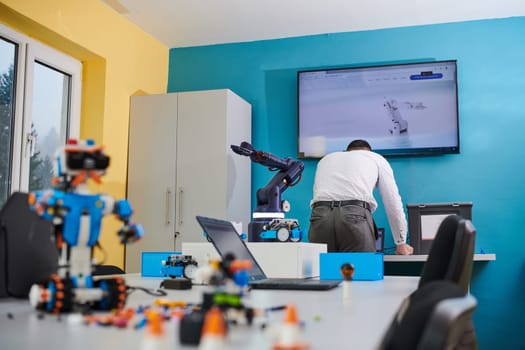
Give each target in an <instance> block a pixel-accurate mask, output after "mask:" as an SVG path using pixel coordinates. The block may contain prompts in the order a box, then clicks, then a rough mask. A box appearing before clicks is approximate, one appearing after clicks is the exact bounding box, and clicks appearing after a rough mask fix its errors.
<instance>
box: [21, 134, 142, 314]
mask: <svg viewBox="0 0 525 350" xmlns="http://www.w3.org/2000/svg"><path fill="white" fill-rule="evenodd" d="M54 161H55V163H54V172H55V175H56V177H55V178H54V179H53V183H52V188H51V189H47V190H42V191H35V192H31V193H29V206H30V208H31V209H32V210H34V211H35V212H36V213H37V214H38V215H39V216H41V217H42V218H44V219H46V220H49V221H51V222H52V223H53V225H54V227H55V233H54V234H55V240H56V245H57V248H58V252H59V263H58V271H57V273H56V274H53V275H52V276H50V277H49V279H48V280H47V281H44V282H42V283H39V284H35V285H33V286H32V287H31V290H30V293H29V298H30V301H31V304H32V305H33V306H34V307H36V308H37V309H39V310H44V311H48V312H53V313H63V312H69V311H71V310H73V309H74V308H75V306H84V307H88V308H93V309H99V310H111V309H119V308H122V307H123V306H124V304H125V302H126V297H127V292H126V285H125V283H124V280H123V278H121V277H114V276H112V277H110V278H99V279H97V278H93V276H92V273H93V271H94V268H95V263H94V261H93V250H94V248H95V246H98V240H99V235H100V228H101V222H102V218H103V217H104V216H105V215H107V214H114V215H115V216H116V217H117V218H118V219H119V220H121V221H122V222H123V223H124V225H123V226H122V227H121V228H120V230H119V231H118V236H119V237H120V242H121V243H123V244H126V243H128V242H134V241H137V240H138V239H140V238H141V237H142V235H143V228H142V226H141V225H137V224H134V223H132V222H131V221H130V218H131V215H132V209H131V206H130V204H129V202H128V201H127V200H125V199H123V200H118V201H115V200H114V199H113V198H112V197H110V196H108V195H105V194H91V193H90V192H89V191H88V186H87V180H88V179H91V180H94V181H95V182H97V183H101V182H102V181H101V177H102V176H103V175H104V174H105V172H106V169H107V168H108V166H109V157H108V156H107V155H106V154H105V153H104V151H103V147H102V146H98V145H95V143H94V141H93V140H68V142H67V144H66V145H65V146H64V147H63V148H61V149H59V150H58V152H57V154H56V156H55V159H54Z"/></svg>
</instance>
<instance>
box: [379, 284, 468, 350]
mask: <svg viewBox="0 0 525 350" xmlns="http://www.w3.org/2000/svg"><path fill="white" fill-rule="evenodd" d="M476 306H477V301H476V299H475V298H474V297H473V296H472V295H469V294H466V293H465V291H464V290H463V288H462V287H460V286H458V285H457V284H455V283H453V282H450V281H432V282H428V283H426V284H425V285H424V286H422V287H421V288H419V289H417V290H416V291H415V292H414V293H412V294H411V295H410V296H409V297H408V298H407V299H405V301H404V302H403V304H402V305H401V307H400V308H399V310H398V312H397V313H396V315H395V316H394V319H393V321H392V323H391V324H390V327H389V328H388V329H387V331H386V333H385V336H384V337H383V339H382V341H381V344H380V345H379V348H378V349H379V350H445V349H446V350H448V349H475V348H476V347H477V344H476V343H475V340H474V341H473V342H469V340H472V339H470V338H466V337H465V334H464V329H465V328H467V327H468V324H469V321H470V320H471V318H472V314H473V313H474V311H475V309H476Z"/></svg>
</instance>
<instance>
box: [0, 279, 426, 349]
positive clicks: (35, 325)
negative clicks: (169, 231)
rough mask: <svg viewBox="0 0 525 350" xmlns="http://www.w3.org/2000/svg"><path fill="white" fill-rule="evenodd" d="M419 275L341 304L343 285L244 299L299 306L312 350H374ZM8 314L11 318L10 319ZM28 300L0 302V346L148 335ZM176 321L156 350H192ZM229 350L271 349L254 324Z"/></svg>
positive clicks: (103, 342)
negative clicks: (73, 317)
mask: <svg viewBox="0 0 525 350" xmlns="http://www.w3.org/2000/svg"><path fill="white" fill-rule="evenodd" d="M126 280H127V284H128V285H130V286H143V287H148V288H157V287H158V286H159V284H160V282H161V281H162V279H157V278H148V279H142V278H140V276H138V275H127V276H126ZM418 281H419V278H418V277H403V276H396V277H390V276H387V277H385V279H384V280H382V281H372V282H362V281H356V282H353V284H352V300H351V302H350V303H349V304H344V303H343V298H342V289H343V288H342V286H339V287H338V288H336V289H333V290H330V291H321V292H303V291H263V290H254V291H251V292H250V296H249V297H248V298H247V299H246V301H245V303H246V304H247V305H252V306H258V307H271V306H277V305H283V304H287V303H295V304H296V305H297V310H298V315H299V318H300V319H301V320H303V321H304V323H305V326H304V337H305V339H306V340H307V341H308V342H310V344H311V349H330V350H336V349H360V350H367V349H374V348H376V346H377V345H378V344H379V341H380V340H381V338H382V336H383V334H384V332H385V329H386V327H387V326H388V325H389V324H390V322H391V319H392V317H393V315H394V313H395V311H396V310H397V308H398V307H399V305H400V303H401V301H402V300H403V298H404V297H406V296H407V295H409V294H410V293H411V292H412V291H413V290H415V289H416V287H417V283H418ZM204 288H206V287H203V286H194V287H193V289H192V290H189V291H174V290H169V291H168V296H167V297H166V298H168V299H170V300H184V301H187V302H195V303H198V302H200V301H201V295H202V291H203V290H204ZM153 299H155V297H152V296H149V295H147V294H145V293H144V292H142V291H138V290H137V291H135V292H133V293H132V294H131V295H130V297H129V298H128V303H127V306H131V307H137V306H139V305H148V304H150V303H151V301H152V300H153ZM8 315H9V316H11V317H8ZM37 315H38V313H37V312H36V311H34V310H33V309H32V308H31V307H30V305H29V304H28V302H27V301H26V300H13V299H0V348H1V349H9V350H16V349H24V350H25V349H39V350H57V349H72V350H84V349H85V350H88V349H89V350H93V349H129V350H134V349H139V350H141V349H142V347H141V346H142V345H141V344H143V342H144V338H145V334H146V331H145V330H144V329H140V330H135V329H133V328H132V327H128V328H126V329H117V328H115V327H107V328H106V327H102V326H97V325H89V326H87V325H84V324H73V323H71V322H69V321H68V320H69V318H68V317H69V316H67V315H63V316H61V317H60V320H58V319H57V316H54V315H47V314H46V316H45V317H44V318H43V319H39V318H38V317H37ZM283 315H284V314H283V312H282V311H279V312H273V313H272V314H271V317H270V318H271V319H270V321H272V322H276V323H277V322H281V321H282V319H283ZM177 327H178V325H177V322H176V321H169V322H166V323H165V329H166V332H165V336H164V338H163V340H162V341H163V342H164V344H163V346H162V347H160V348H159V349H156V350H160V349H163V350H164V349H170V350H171V349H195V347H188V346H185V347H183V346H180V344H179V342H178V333H177V330H178V328H177ZM227 341H228V345H227V347H228V349H250V350H251V349H264V350H268V349H270V348H271V343H272V342H271V339H270V337H269V334H268V332H267V331H263V330H261V329H260V328H259V327H256V326H251V327H250V326H235V325H232V326H231V327H230V331H229V334H228V340H227Z"/></svg>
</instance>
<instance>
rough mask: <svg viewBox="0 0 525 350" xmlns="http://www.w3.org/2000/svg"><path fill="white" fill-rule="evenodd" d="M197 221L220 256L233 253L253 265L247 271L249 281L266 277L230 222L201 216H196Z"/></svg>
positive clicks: (236, 257)
mask: <svg viewBox="0 0 525 350" xmlns="http://www.w3.org/2000/svg"><path fill="white" fill-rule="evenodd" d="M197 221H198V222H199V224H200V225H201V227H202V229H203V230H204V232H206V234H207V235H208V237H209V238H210V240H211V241H212V243H213V245H214V246H215V249H217V252H218V253H219V255H220V256H221V257H222V258H224V256H226V255H227V254H233V256H234V257H235V259H239V260H249V261H251V262H252V265H253V267H252V269H251V270H249V271H248V275H249V276H250V281H256V280H260V279H266V275H265V274H264V272H263V271H262V269H261V267H260V266H259V264H257V261H256V260H255V258H254V257H253V255H252V254H251V252H250V251H249V250H248V247H246V244H245V243H244V242H243V240H242V239H241V237H239V234H238V233H237V231H236V230H235V228H234V227H233V225H232V223H231V222H229V221H226V220H219V219H212V218H206V217H203V216H197Z"/></svg>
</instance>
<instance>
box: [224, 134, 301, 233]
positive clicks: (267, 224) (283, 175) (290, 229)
mask: <svg viewBox="0 0 525 350" xmlns="http://www.w3.org/2000/svg"><path fill="white" fill-rule="evenodd" d="M231 149H232V150H233V151H234V152H235V153H237V154H240V155H242V156H247V157H250V159H251V160H252V162H254V163H259V164H261V165H264V166H267V167H268V168H269V170H270V171H277V174H275V176H274V177H273V178H272V179H271V180H270V182H268V184H267V185H266V186H264V187H262V188H259V189H258V190H257V207H256V208H255V212H254V214H253V218H254V220H253V221H252V222H250V224H249V226H248V240H249V241H252V242H260V241H281V242H286V241H293V242H297V241H300V240H301V236H302V231H301V229H300V227H299V223H298V222H297V220H295V219H284V212H285V211H288V210H287V209H286V208H283V203H284V202H283V201H282V200H281V195H282V193H283V192H284V191H286V189H287V188H288V187H290V186H295V185H296V184H297V183H299V181H301V176H302V173H303V170H304V164H303V162H301V161H298V160H295V159H292V158H280V157H277V156H275V155H273V154H271V153H268V152H263V151H258V150H256V149H254V148H253V146H252V145H251V144H250V143H248V142H242V143H241V144H240V145H239V146H236V145H231Z"/></svg>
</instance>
